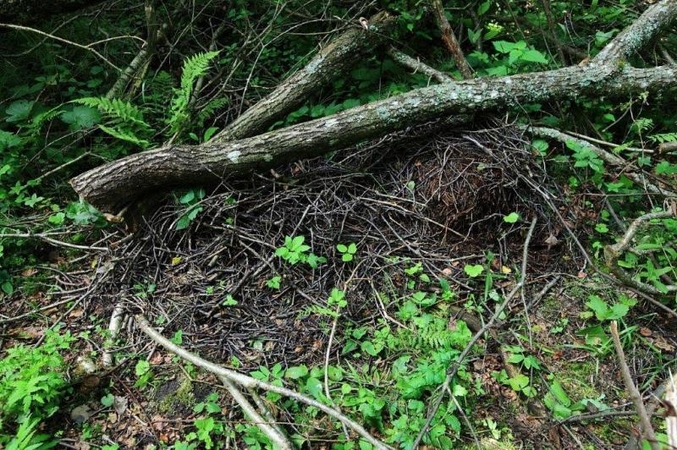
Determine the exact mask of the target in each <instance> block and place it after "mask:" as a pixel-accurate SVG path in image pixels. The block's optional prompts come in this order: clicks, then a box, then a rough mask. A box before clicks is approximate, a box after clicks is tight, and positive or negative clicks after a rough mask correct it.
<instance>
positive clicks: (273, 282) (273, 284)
mask: <svg viewBox="0 0 677 450" xmlns="http://www.w3.org/2000/svg"><path fill="white" fill-rule="evenodd" d="M281 281H282V277H281V276H279V275H276V276H274V277H273V278H271V279H270V280H268V281H266V286H268V287H269V288H270V289H280V282H281Z"/></svg>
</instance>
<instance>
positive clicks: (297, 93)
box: [213, 12, 395, 143]
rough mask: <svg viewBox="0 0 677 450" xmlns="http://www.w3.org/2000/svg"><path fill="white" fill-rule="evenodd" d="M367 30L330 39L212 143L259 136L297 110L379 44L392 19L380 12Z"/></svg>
mask: <svg viewBox="0 0 677 450" xmlns="http://www.w3.org/2000/svg"><path fill="white" fill-rule="evenodd" d="M367 23H368V25H367V29H366V30H365V29H364V28H357V27H356V28H351V29H350V30H348V31H346V32H345V33H343V34H342V35H341V36H339V37H338V38H336V39H334V40H333V41H332V42H330V43H329V45H327V46H326V47H324V48H323V49H322V50H320V52H319V53H318V54H317V55H316V56H315V57H314V58H313V59H312V60H311V61H310V62H309V63H308V64H306V66H305V67H304V68H303V69H301V70H299V71H298V72H296V73H295V74H294V75H292V76H291V77H289V78H288V79H287V80H285V81H284V82H283V83H282V84H280V85H279V86H278V87H277V88H276V89H275V90H274V91H273V92H271V93H270V94H269V95H268V96H266V97H265V98H264V99H262V100H261V101H259V102H257V103H256V104H255V105H254V106H252V107H251V108H249V109H248V110H246V111H245V112H244V113H243V114H242V115H240V116H239V117H238V118H237V119H236V120H235V121H233V122H232V123H230V124H229V125H228V126H227V127H226V128H225V129H224V130H222V131H221V132H220V133H218V134H217V135H216V136H215V137H214V139H213V141H214V142H221V143H222V142H227V141H231V140H235V139H242V138H245V137H249V136H253V135H255V134H258V133H262V132H264V131H266V130H267V129H268V127H269V126H270V125H272V124H273V123H275V121H276V120H278V119H280V118H282V117H284V116H286V115H287V114H289V113H290V112H292V111H293V110H294V109H296V108H298V107H299V106H301V105H302V104H303V102H304V101H305V100H306V99H307V98H308V97H310V96H311V95H312V94H315V93H317V91H318V89H320V88H321V87H323V86H324V85H325V84H327V83H328V82H329V81H331V80H334V79H336V78H337V77H338V76H341V75H343V74H345V73H346V71H347V70H348V69H349V68H350V67H352V66H354V65H355V64H356V63H357V62H358V61H359V60H360V58H362V57H363V56H364V55H365V54H369V53H373V52H374V49H375V48H377V47H378V46H380V45H382V44H383V43H384V42H385V41H386V39H387V37H388V33H389V32H390V30H391V29H392V28H393V25H394V24H395V20H394V18H393V17H392V16H390V14H388V13H386V12H382V13H379V14H376V15H375V16H374V17H372V18H371V19H369V20H368V21H367Z"/></svg>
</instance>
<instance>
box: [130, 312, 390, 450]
mask: <svg viewBox="0 0 677 450" xmlns="http://www.w3.org/2000/svg"><path fill="white" fill-rule="evenodd" d="M136 323H137V325H138V326H139V328H140V329H141V331H143V332H144V333H146V334H147V335H148V336H149V337H150V338H151V339H153V341H154V342H156V343H157V344H159V345H161V346H163V347H164V348H165V349H167V350H169V351H170V352H172V353H174V354H175V355H177V356H180V357H181V358H183V359H185V360H186V361H189V362H190V363H192V364H194V365H195V366H197V367H200V368H202V369H204V370H207V371H209V372H211V373H213V374H215V375H217V376H219V377H224V378H226V379H228V380H231V381H233V382H235V383H237V384H239V385H241V386H243V387H245V388H254V387H256V388H259V389H265V390H267V391H270V392H276V393H278V394H280V395H284V396H287V397H290V398H293V399H294V400H297V401H299V402H302V403H305V404H306V405H310V406H314V407H315V408H317V409H319V410H320V411H322V412H324V413H326V414H328V415H330V416H331V417H333V418H334V419H337V420H339V421H340V422H341V423H343V424H344V425H346V426H347V427H348V428H350V429H352V430H353V431H355V432H356V433H357V434H359V435H360V436H362V437H363V438H364V439H365V440H366V441H367V442H369V443H370V444H372V445H373V446H374V447H376V448H378V449H381V450H384V449H390V448H391V447H389V446H388V445H386V444H384V443H383V442H381V441H379V440H378V439H376V438H374V437H373V436H372V435H371V434H369V432H368V431H367V430H365V429H364V428H363V427H362V426H361V425H360V424H358V423H357V422H355V421H353V420H352V419H350V418H348V417H346V416H345V415H343V414H341V413H340V412H338V411H336V410H334V409H333V408H329V407H328V406H326V405H323V404H322V403H320V402H318V401H316V400H313V399H312V398H309V397H306V396H305V395H302V394H299V393H298V392H295V391H292V390H291V389H287V388H284V387H280V386H275V385H273V384H270V383H265V382H263V381H260V380H257V379H255V378H252V377H249V376H247V375H243V374H241V373H239V372H235V371H234V370H230V369H226V368H225V367H221V366H219V365H217V364H214V363H212V362H209V361H207V360H204V359H202V358H200V357H199V356H197V355H195V354H193V353H191V352H189V351H188V350H186V349H184V348H182V347H180V346H178V345H176V344H174V343H172V342H171V341H170V340H169V339H167V338H165V337H164V336H162V335H161V334H160V333H159V332H158V331H156V330H155V329H154V328H153V327H151V325H150V323H148V320H146V318H145V317H143V316H142V315H137V316H136Z"/></svg>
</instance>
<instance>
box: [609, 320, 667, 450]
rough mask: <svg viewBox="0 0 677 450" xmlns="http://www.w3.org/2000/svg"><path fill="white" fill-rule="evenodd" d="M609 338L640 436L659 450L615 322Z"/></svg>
mask: <svg viewBox="0 0 677 450" xmlns="http://www.w3.org/2000/svg"><path fill="white" fill-rule="evenodd" d="M610 328H611V337H612V338H613V341H614V347H615V349H616V356H618V364H619V365H620V368H621V376H622V377H623V383H624V384H625V390H626V391H627V393H628V395H629V396H630V400H632V403H633V404H634V405H635V409H636V410H637V414H638V415H639V421H640V423H641V424H642V436H643V437H644V439H646V440H647V441H649V445H651V448H652V450H659V449H660V445H659V444H658V441H657V440H656V433H655V432H654V429H653V427H652V426H651V419H650V418H649V415H648V414H647V413H646V408H645V407H644V402H643V401H642V394H641V393H640V392H639V390H638V389H637V386H635V383H634V382H633V381H632V375H630V369H629V368H628V363H627V362H626V361H625V353H624V352H623V345H622V344H621V338H620V336H619V335H618V324H617V323H616V321H615V320H614V321H612V322H611V327H610Z"/></svg>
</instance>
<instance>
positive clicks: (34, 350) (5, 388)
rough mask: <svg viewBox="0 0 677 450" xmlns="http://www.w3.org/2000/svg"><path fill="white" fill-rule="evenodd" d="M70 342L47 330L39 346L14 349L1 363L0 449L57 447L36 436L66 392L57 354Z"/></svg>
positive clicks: (54, 331)
mask: <svg viewBox="0 0 677 450" xmlns="http://www.w3.org/2000/svg"><path fill="white" fill-rule="evenodd" d="M72 341H73V337H72V336H71V335H70V333H66V334H64V335H59V333H58V331H57V330H48V331H47V332H46V333H45V341H44V343H43V344H42V345H40V346H38V347H29V346H26V345H16V346H14V347H12V348H10V349H9V350H8V351H7V354H6V356H5V357H4V358H3V359H2V360H0V446H3V445H4V446H5V448H8V449H9V448H16V449H19V448H21V449H29V448H30V449H33V448H49V447H51V446H53V445H56V442H49V440H48V437H47V436H44V435H36V432H37V429H38V426H39V425H40V423H41V422H43V421H44V420H45V419H47V418H49V417H51V416H53V415H54V414H55V413H56V412H57V411H58V410H59V407H60V405H61V403H62V400H63V398H64V396H65V395H66V394H67V393H68V391H69V384H68V382H67V381H66V379H65V378H64V376H63V374H64V372H65V364H64V359H63V357H62V356H61V354H60V353H59V352H60V351H61V350H64V349H67V348H68V347H69V345H70V343H71V342H72Z"/></svg>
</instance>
